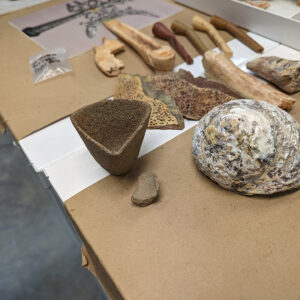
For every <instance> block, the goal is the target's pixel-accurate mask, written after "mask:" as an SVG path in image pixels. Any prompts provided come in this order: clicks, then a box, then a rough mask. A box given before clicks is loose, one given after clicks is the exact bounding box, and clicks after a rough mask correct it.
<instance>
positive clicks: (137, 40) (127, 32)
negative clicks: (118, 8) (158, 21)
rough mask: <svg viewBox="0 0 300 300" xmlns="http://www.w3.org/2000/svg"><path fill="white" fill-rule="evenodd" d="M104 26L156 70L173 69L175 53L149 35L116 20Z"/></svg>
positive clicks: (107, 22) (109, 21) (106, 22)
mask: <svg viewBox="0 0 300 300" xmlns="http://www.w3.org/2000/svg"><path fill="white" fill-rule="evenodd" d="M103 24H104V25H105V27H107V28H108V29H109V30H111V31H112V32H113V33H115V34H116V35H117V36H119V37H120V38H121V39H122V40H124V41H125V42H126V43H127V44H129V45H130V46H131V47H132V48H134V49H135V50H136V51H137V52H138V53H139V54H140V55H141V57H142V58H143V59H144V61H145V62H146V63H147V64H148V65H149V66H151V67H152V68H154V69H155V70H159V71H170V70H172V69H173V67H174V64H175V52H174V50H173V49H172V48H170V47H169V46H163V45H161V44H160V43H158V42H157V41H155V40H154V39H153V38H151V37H149V36H148V35H146V34H144V33H142V32H140V31H138V30H136V29H134V28H133V27H131V26H129V25H127V24H125V23H122V22H119V21H118V20H115V19H111V20H108V21H105V22H103Z"/></svg>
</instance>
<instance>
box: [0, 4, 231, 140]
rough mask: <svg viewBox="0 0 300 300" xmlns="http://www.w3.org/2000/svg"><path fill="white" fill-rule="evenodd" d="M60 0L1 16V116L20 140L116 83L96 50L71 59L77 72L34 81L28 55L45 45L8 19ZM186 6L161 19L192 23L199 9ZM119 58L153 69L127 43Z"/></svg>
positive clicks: (131, 68)
mask: <svg viewBox="0 0 300 300" xmlns="http://www.w3.org/2000/svg"><path fill="white" fill-rule="evenodd" d="M61 2H63V1H61V0H56V1H51V2H48V3H44V4H41V5H38V6H34V7H31V8H27V9H23V10H21V11H18V12H15V13H11V14H7V15H4V16H1V17H0V40H1V54H2V55H0V65H1V69H2V72H1V74H0V82H1V97H0V114H1V115H2V117H3V119H4V121H5V122H6V123H7V125H8V126H9V127H10V129H11V131H12V133H13V134H14V136H15V138H16V139H17V140H20V139H22V138H24V137H25V136H27V135H29V134H31V133H33V132H35V131H37V130H39V129H41V128H43V127H45V126H47V125H49V124H51V123H53V122H56V121H58V120H60V119H62V118H64V117H66V116H68V115H70V114H71V113H72V112H74V111H75V110H77V109H79V108H80V107H82V106H85V105H88V104H91V103H94V102H97V101H99V100H102V99H104V98H107V97H109V96H112V94H113V89H114V87H115V85H116V81H117V79H116V78H109V77H106V76H105V75H103V74H102V73H101V72H100V71H99V70H98V68H97V66H96V64H95V61H94V54H93V51H88V52H86V53H84V54H81V55H79V56H77V57H74V58H72V59H71V60H70V62H71V65H72V72H69V73H67V74H65V75H64V76H59V77H56V78H52V79H51V80H47V81H44V82H41V83H39V84H33V83H32V80H31V73H30V68H29V57H31V56H34V55H36V54H37V53H39V52H40V51H41V48H40V47H39V46H38V45H37V44H35V43H34V42H33V41H31V40H30V39H29V38H28V37H27V36H25V34H23V33H21V32H19V31H18V30H17V29H16V28H14V27H13V26H11V25H10V24H9V23H8V21H9V20H11V19H14V18H16V17H18V16H22V15H26V14H29V13H31V12H35V11H38V10H41V9H43V8H46V7H49V6H52V5H55V4H58V3H61ZM174 5H176V4H174ZM182 8H183V9H182V10H181V11H180V12H179V13H177V14H175V15H173V16H171V17H169V18H167V19H164V20H162V22H163V23H164V24H165V25H167V26H169V27H170V25H171V23H172V21H173V20H175V19H179V20H181V21H182V22H184V23H186V24H191V20H192V17H193V16H194V15H195V14H196V13H198V12H196V11H194V10H192V9H189V8H184V7H182ZM151 29H152V26H148V27H146V28H144V29H143V30H142V31H143V32H145V33H147V34H149V35H150V36H152V31H151ZM197 34H198V35H199V36H200V37H201V38H202V39H203V41H204V43H205V44H206V45H207V47H208V48H214V47H215V45H214V44H213V43H212V41H211V40H210V39H209V37H207V36H206V35H205V34H204V33H197ZM222 35H223V37H224V38H225V40H227V41H229V40H231V39H232V37H231V36H230V35H229V34H228V33H226V32H222ZM178 39H179V40H180V42H181V43H182V44H183V46H184V47H185V48H186V50H187V51H188V52H189V53H190V54H191V55H192V56H193V57H195V56H198V55H199V54H198V53H197V51H196V50H195V48H194V47H193V46H192V45H191V44H190V42H189V41H188V40H187V39H186V38H185V37H181V36H179V37H178ZM159 41H160V42H161V43H162V44H166V43H167V42H165V41H162V40H159ZM99 43H101V41H99ZM118 58H119V59H121V60H122V61H123V62H124V63H125V69H124V70H123V72H126V73H131V74H135V73H137V74H141V75H146V74H150V73H151V72H152V70H151V69H150V68H149V67H148V66H147V65H146V64H145V63H144V61H143V60H142V59H141V58H140V57H139V56H138V54H136V53H135V51H134V50H132V49H131V48H129V47H128V46H126V51H124V52H123V53H120V54H118ZM182 62H183V61H182V59H181V57H180V56H179V55H176V61H175V64H176V65H178V64H181V63H182Z"/></svg>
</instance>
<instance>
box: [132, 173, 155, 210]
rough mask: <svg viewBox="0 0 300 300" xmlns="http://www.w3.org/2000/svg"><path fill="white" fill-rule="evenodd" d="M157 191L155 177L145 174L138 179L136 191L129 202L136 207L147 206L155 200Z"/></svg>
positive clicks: (151, 174)
mask: <svg viewBox="0 0 300 300" xmlns="http://www.w3.org/2000/svg"><path fill="white" fill-rule="evenodd" d="M158 190H159V183H158V180H157V176H156V175H155V174H153V173H151V172H145V173H143V174H142V175H140V176H139V178H138V185H137V189H136V190H135V192H134V193H133V195H132V197H131V201H132V203H134V204H135V205H138V206H147V205H149V204H151V203H152V202H153V201H154V200H155V198H156V197H157V195H158Z"/></svg>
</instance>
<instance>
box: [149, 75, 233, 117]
mask: <svg viewBox="0 0 300 300" xmlns="http://www.w3.org/2000/svg"><path fill="white" fill-rule="evenodd" d="M154 81H155V83H156V85H157V87H158V88H160V89H162V90H163V91H164V92H165V93H166V94H167V95H168V96H170V97H171V98H173V99H174V100H175V102H176V104H177V106H178V107H179V110H180V112H181V113H182V115H183V116H184V117H186V118H188V119H192V120H199V119H200V118H201V117H203V116H204V115H205V114H206V113H207V112H209V111H210V110H211V109H212V108H213V107H215V106H217V105H219V104H222V103H225V102H227V101H230V100H233V99H238V98H239V96H238V95H237V94H235V93H234V92H232V91H231V90H229V89H228V88H226V87H225V86H224V85H222V84H219V83H217V82H213V81H209V80H207V79H205V78H203V77H197V78H194V77H193V75H192V74H191V73H190V72H188V71H184V70H179V72H177V73H169V74H163V75H155V76H154Z"/></svg>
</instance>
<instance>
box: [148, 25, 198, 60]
mask: <svg viewBox="0 0 300 300" xmlns="http://www.w3.org/2000/svg"><path fill="white" fill-rule="evenodd" d="M152 32H153V34H154V35H155V36H156V37H158V38H161V39H164V40H167V41H168V42H169V43H170V45H171V46H172V47H173V48H174V49H175V51H176V52H177V53H178V54H179V55H180V56H181V57H182V59H183V60H184V61H185V62H186V63H187V64H189V65H190V64H192V63H193V59H192V57H191V56H190V55H189V54H188V53H187V52H186V50H185V49H184V48H183V46H182V45H181V44H180V43H179V42H178V40H177V39H176V36H175V34H174V33H173V32H172V31H171V30H169V29H168V27H167V26H165V25H164V24H163V23H161V22H156V23H155V24H154V25H153V27H152Z"/></svg>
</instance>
